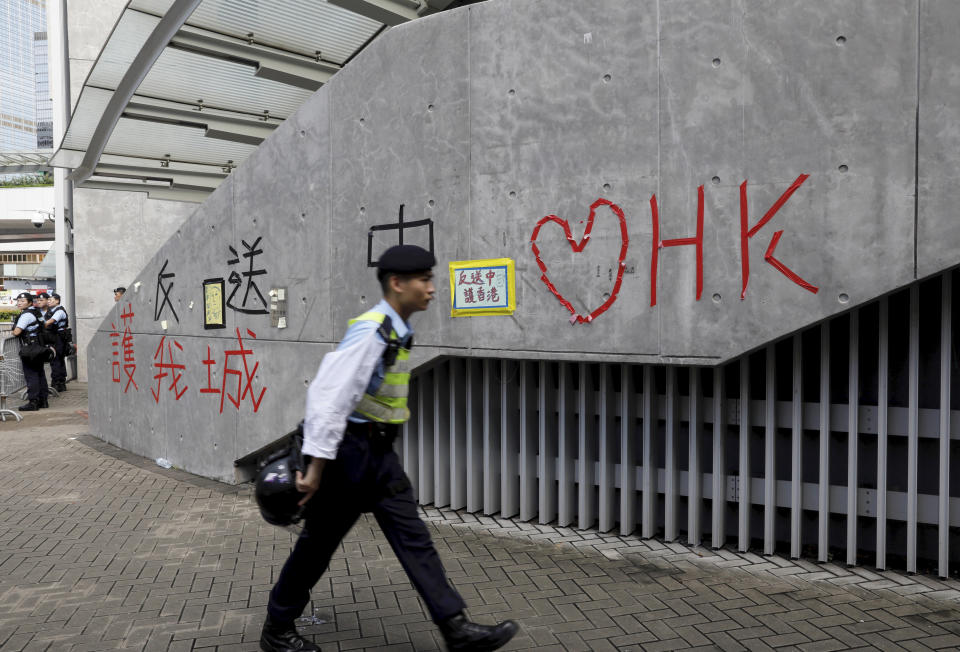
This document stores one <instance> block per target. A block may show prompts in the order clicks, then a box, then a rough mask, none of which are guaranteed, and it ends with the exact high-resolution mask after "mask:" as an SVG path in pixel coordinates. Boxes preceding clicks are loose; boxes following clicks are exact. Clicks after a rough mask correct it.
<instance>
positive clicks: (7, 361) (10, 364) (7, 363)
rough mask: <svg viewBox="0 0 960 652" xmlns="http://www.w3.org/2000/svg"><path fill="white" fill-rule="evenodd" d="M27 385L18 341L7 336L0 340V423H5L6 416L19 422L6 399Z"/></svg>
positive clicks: (18, 417)
mask: <svg viewBox="0 0 960 652" xmlns="http://www.w3.org/2000/svg"><path fill="white" fill-rule="evenodd" d="M26 385H27V380H26V378H25V377H24V375H23V364H22V362H21V361H20V340H19V338H16V337H13V336H9V337H3V338H0V421H6V420H7V415H10V416H13V417H15V418H16V419H17V421H20V420H21V419H22V418H23V417H21V416H20V415H19V414H18V413H17V412H16V411H14V410H13V409H11V408H9V407H7V399H8V398H10V397H11V396H14V395H15V394H16V393H17V392H19V391H20V390H22V389H23V388H24V387H26Z"/></svg>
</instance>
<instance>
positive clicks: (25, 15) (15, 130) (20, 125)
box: [0, 0, 53, 152]
mask: <svg viewBox="0 0 960 652" xmlns="http://www.w3.org/2000/svg"><path fill="white" fill-rule="evenodd" d="M45 5H46V2H45V0H0V151H5V152H23V151H31V150H36V149H38V148H50V147H53V128H52V104H51V101H50V91H49V80H48V72H47V26H46V12H45Z"/></svg>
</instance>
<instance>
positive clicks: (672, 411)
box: [663, 365, 680, 541]
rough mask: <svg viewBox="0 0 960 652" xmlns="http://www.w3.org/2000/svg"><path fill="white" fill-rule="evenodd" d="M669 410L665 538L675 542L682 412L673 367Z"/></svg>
mask: <svg viewBox="0 0 960 652" xmlns="http://www.w3.org/2000/svg"><path fill="white" fill-rule="evenodd" d="M666 372H667V405H666V407H667V409H666V414H665V415H664V416H665V417H666V420H665V428H666V430H665V441H664V462H665V465H666V469H665V473H664V476H665V480H666V482H665V487H664V513H663V538H664V539H665V540H667V541H674V540H676V538H677V512H678V511H679V497H678V485H679V484H680V482H679V478H678V476H679V471H678V470H677V437H678V436H679V435H678V430H679V424H678V423H677V421H678V420H679V417H680V411H679V408H678V406H677V403H678V402H679V400H680V397H679V396H678V395H677V368H676V367H675V366H673V365H669V366H668V367H667V370H666Z"/></svg>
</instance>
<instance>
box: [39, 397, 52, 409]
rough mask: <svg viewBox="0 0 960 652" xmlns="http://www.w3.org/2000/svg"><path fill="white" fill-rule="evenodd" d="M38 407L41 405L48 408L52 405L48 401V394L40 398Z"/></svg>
mask: <svg viewBox="0 0 960 652" xmlns="http://www.w3.org/2000/svg"><path fill="white" fill-rule="evenodd" d="M37 407H40V408H48V407H50V404H49V403H47V397H46V396H44V397H43V398H42V399H40V402H39V403H37Z"/></svg>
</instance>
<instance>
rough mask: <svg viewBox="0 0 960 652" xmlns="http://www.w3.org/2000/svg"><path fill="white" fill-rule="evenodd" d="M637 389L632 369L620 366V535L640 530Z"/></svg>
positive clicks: (625, 365)
mask: <svg viewBox="0 0 960 652" xmlns="http://www.w3.org/2000/svg"><path fill="white" fill-rule="evenodd" d="M635 390H636V388H635V387H634V385H633V367H632V366H631V365H627V364H622V365H620V534H621V535H624V536H626V535H628V534H631V533H633V530H634V528H636V526H637V465H636V463H635V460H636V459H637V449H636V441H637V434H638V433H637V429H636V418H637V410H636V400H635V399H636V396H635Z"/></svg>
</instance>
